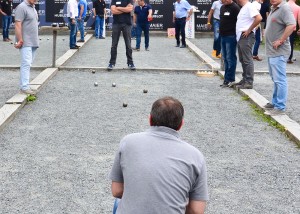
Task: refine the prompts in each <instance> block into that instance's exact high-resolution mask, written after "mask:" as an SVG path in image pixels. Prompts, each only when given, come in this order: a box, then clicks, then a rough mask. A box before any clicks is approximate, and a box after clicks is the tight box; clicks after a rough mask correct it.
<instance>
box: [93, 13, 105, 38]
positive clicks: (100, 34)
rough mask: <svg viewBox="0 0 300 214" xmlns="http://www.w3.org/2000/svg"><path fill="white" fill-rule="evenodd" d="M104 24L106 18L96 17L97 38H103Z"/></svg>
mask: <svg viewBox="0 0 300 214" xmlns="http://www.w3.org/2000/svg"><path fill="white" fill-rule="evenodd" d="M103 23H104V17H100V16H96V20H95V37H96V38H99V37H103Z"/></svg>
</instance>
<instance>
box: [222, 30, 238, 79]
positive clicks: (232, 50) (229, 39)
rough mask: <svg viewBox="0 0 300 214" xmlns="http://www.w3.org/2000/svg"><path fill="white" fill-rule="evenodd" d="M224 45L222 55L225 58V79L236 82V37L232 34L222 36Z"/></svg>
mask: <svg viewBox="0 0 300 214" xmlns="http://www.w3.org/2000/svg"><path fill="white" fill-rule="evenodd" d="M220 39H221V45H222V57H223V59H224V67H225V77H224V81H226V82H234V81H235V70H236V63H237V57H236V44H237V42H236V37H235V35H232V36H221V38H220Z"/></svg>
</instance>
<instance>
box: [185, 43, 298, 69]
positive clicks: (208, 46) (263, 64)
mask: <svg viewBox="0 0 300 214" xmlns="http://www.w3.org/2000/svg"><path fill="white" fill-rule="evenodd" d="M189 40H190V41H191V42H192V43H194V44H195V45H196V46H197V47H198V48H200V49H201V50H202V51H203V52H205V53H206V54H207V55H208V56H210V57H212V56H211V52H212V50H213V38H212V37H203V38H196V39H189ZM236 53H237V52H236ZM258 56H259V57H260V58H262V59H263V60H262V61H256V60H254V61H253V62H254V69H255V70H257V71H268V61H267V56H266V50H265V45H264V44H262V45H260V47H259V51H258ZM237 58H238V53H237ZM294 58H296V60H298V61H295V62H294V63H293V64H287V72H296V73H300V69H299V64H300V51H295V50H294ZM215 61H216V62H218V63H221V62H220V59H215ZM236 70H237V71H240V72H242V71H243V69H242V66H241V63H240V62H239V59H238V62H237V67H236Z"/></svg>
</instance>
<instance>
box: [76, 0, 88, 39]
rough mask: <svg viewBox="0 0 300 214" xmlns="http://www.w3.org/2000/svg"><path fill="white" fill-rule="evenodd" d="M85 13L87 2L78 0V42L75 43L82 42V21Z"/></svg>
mask: <svg viewBox="0 0 300 214" xmlns="http://www.w3.org/2000/svg"><path fill="white" fill-rule="evenodd" d="M86 12H87V2H86V0H79V3H78V18H77V20H78V23H77V24H78V29H79V32H80V40H78V41H77V42H84V19H85V17H86Z"/></svg>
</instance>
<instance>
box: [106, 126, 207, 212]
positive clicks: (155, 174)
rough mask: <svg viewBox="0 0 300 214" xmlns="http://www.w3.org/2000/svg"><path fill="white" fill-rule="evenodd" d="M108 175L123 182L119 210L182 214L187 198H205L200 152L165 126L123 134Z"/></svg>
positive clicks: (204, 182)
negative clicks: (124, 135)
mask: <svg viewBox="0 0 300 214" xmlns="http://www.w3.org/2000/svg"><path fill="white" fill-rule="evenodd" d="M110 179H111V180H112V181H115V182H121V183H124V193H123V197H122V200H121V202H120V204H119V207H118V210H117V213H118V214H127V213H138V214H154V213H160V214H162V213H168V214H175V213H176V214H179V213H182V214H184V213H185V208H186V205H187V204H188V201H189V199H190V200H202V201H207V200H208V189H207V174H206V164H205V160H204V157H203V155H202V153H201V152H200V151H199V150H198V149H196V148H195V147H193V146H192V145H190V144H188V143H186V142H184V141H182V140H181V139H180V138H179V134H178V132H177V131H175V130H173V129H170V128H167V127H151V128H150V129H149V130H147V131H146V132H142V133H135V134H130V135H127V136H126V137H124V138H123V139H122V140H121V143H120V147H119V151H118V152H117V154H116V157H115V161H114V164H113V167H112V170H111V173H110Z"/></svg>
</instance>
